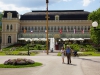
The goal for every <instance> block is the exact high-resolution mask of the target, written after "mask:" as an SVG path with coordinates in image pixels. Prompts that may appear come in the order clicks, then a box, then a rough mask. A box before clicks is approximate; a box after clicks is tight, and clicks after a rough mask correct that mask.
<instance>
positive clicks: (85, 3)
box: [0, 0, 100, 14]
mask: <svg viewBox="0 0 100 75" xmlns="http://www.w3.org/2000/svg"><path fill="white" fill-rule="evenodd" d="M99 7H100V0H49V3H48V10H84V11H89V12H92V11H95V10H97V9H98V8H99ZM4 10H7V11H8V10H9V11H17V12H18V13H19V14H24V13H27V12H31V11H32V10H46V0H0V12H2V11H4Z"/></svg>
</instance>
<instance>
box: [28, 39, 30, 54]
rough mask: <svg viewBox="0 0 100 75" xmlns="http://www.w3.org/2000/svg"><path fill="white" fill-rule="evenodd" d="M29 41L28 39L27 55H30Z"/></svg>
mask: <svg viewBox="0 0 100 75" xmlns="http://www.w3.org/2000/svg"><path fill="white" fill-rule="evenodd" d="M29 43H30V40H28V55H29V56H30V52H29Z"/></svg>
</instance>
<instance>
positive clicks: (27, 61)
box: [4, 58, 35, 65]
mask: <svg viewBox="0 0 100 75" xmlns="http://www.w3.org/2000/svg"><path fill="white" fill-rule="evenodd" d="M34 63H35V62H34V61H33V60H31V59H23V58H17V59H8V60H7V61H5V62H4V65H28V64H34Z"/></svg>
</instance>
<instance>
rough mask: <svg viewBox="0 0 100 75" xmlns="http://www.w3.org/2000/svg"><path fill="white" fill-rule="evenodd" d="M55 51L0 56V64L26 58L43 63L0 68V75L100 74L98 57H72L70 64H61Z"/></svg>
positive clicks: (99, 59)
mask: <svg viewBox="0 0 100 75" xmlns="http://www.w3.org/2000/svg"><path fill="white" fill-rule="evenodd" d="M56 55H57V54H56V53H49V55H47V54H46V53H40V54H38V55H36V56H0V64H1V63H3V62H4V61H5V60H7V59H9V58H10V59H13V58H28V59H32V60H34V61H36V62H41V63H43V65H42V66H39V67H28V68H0V75H100V72H99V70H100V57H97V56H95V57H94V56H80V57H72V64H70V65H68V64H67V58H66V57H65V64H62V59H61V56H56Z"/></svg>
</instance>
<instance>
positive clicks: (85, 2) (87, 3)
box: [82, 0, 95, 6]
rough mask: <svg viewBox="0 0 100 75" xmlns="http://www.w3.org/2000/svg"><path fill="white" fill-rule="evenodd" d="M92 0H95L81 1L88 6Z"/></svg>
mask: <svg viewBox="0 0 100 75" xmlns="http://www.w3.org/2000/svg"><path fill="white" fill-rule="evenodd" d="M93 1H95V0H83V1H82V3H83V6H88V5H89V4H90V3H91V2H93Z"/></svg>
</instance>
